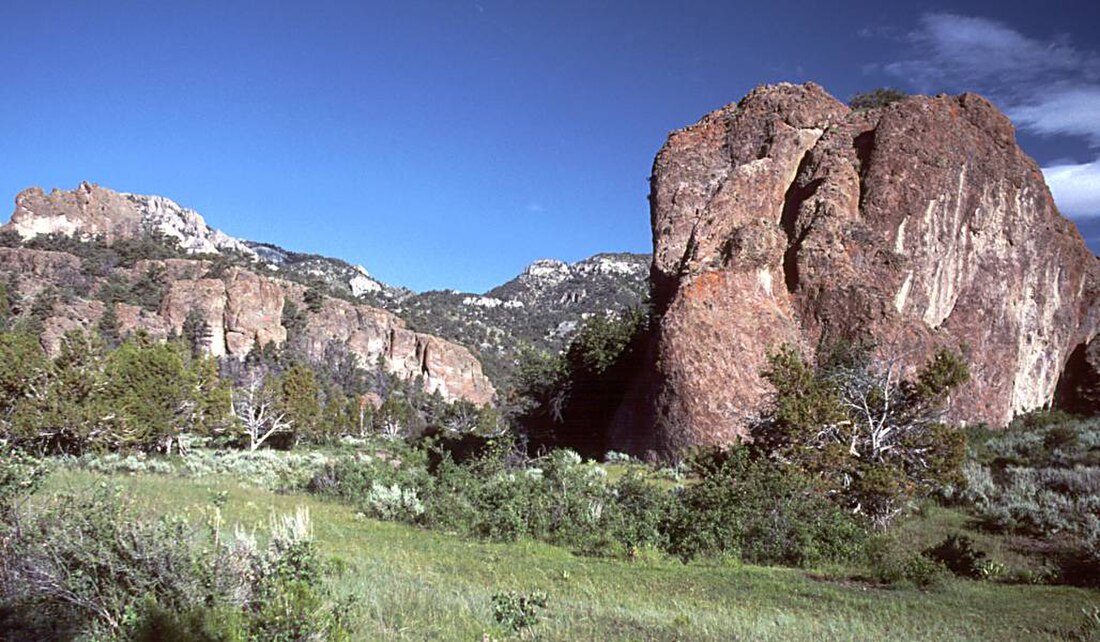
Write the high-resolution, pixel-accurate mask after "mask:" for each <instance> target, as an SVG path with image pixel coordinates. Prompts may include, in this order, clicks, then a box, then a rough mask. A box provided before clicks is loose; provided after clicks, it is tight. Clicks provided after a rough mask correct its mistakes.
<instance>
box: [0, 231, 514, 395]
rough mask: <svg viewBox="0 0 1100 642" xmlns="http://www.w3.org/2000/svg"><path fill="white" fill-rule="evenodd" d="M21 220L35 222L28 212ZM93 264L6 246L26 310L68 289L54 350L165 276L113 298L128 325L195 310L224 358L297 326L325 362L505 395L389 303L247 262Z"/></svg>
mask: <svg viewBox="0 0 1100 642" xmlns="http://www.w3.org/2000/svg"><path fill="white" fill-rule="evenodd" d="M21 223H22V224H31V225H33V224H34V223H33V221H32V220H28V219H27V218H23V219H22V221H21ZM115 229H116V230H117V228H115ZM113 233H118V232H117V231H116V232H113ZM85 261H86V257H84V258H82V257H78V256H75V255H73V254H69V253H65V252H53V251H43V250H36V249H27V248H6V247H0V277H2V280H3V281H6V282H7V283H8V284H10V285H13V286H14V289H15V291H16V294H17V295H18V298H19V299H20V300H21V301H23V302H24V304H23V305H22V307H23V308H30V307H31V302H33V301H35V300H36V299H39V298H40V295H41V294H42V293H43V292H46V291H50V290H52V291H54V292H57V293H58V296H57V300H56V302H55V303H54V304H53V306H52V311H51V312H50V313H49V314H48V315H47V317H46V318H45V319H44V320H43V328H44V330H43V333H42V337H43V342H44V344H45V345H46V347H47V349H49V350H51V351H54V350H56V349H57V347H58V345H59V343H60V340H61V337H62V336H63V335H64V333H65V332H68V331H70V330H74V329H79V330H84V331H90V330H92V329H93V328H95V327H96V325H97V323H98V322H99V320H100V318H101V317H102V315H103V314H104V311H105V307H106V306H105V304H104V303H103V302H102V301H101V300H102V299H105V298H106V297H104V296H102V294H103V291H104V288H108V287H112V286H116V287H117V285H118V284H133V283H136V282H138V281H139V280H141V279H142V276H143V275H148V274H153V273H156V274H160V275H161V276H160V277H158V281H157V282H158V283H160V284H161V287H162V292H161V293H160V296H159V301H158V302H157V303H156V305H155V306H151V307H142V306H141V305H133V304H129V303H123V302H119V303H114V304H113V306H114V308H115V312H116V314H117V317H118V326H119V329H120V331H121V332H123V333H128V332H132V331H134V330H138V329H141V330H144V331H146V332H148V333H149V334H150V335H151V336H152V337H154V338H158V339H163V338H166V337H168V336H169V335H170V334H172V333H180V332H181V331H182V328H183V324H184V321H185V320H186V319H187V316H188V314H189V313H191V312H192V311H193V310H194V311H197V312H198V314H199V315H200V316H201V318H202V319H203V321H205V323H206V325H207V327H208V328H209V330H210V333H209V338H208V339H207V341H206V349H207V351H208V352H209V353H210V354H213V355H215V356H219V357H231V358H244V357H245V356H246V355H247V354H248V353H249V352H250V351H252V350H254V349H257V348H259V347H262V346H264V345H266V344H275V345H282V344H284V343H285V342H286V341H287V340H288V339H289V338H291V337H290V336H289V333H291V332H294V333H297V336H296V337H294V339H295V341H296V342H297V344H298V345H300V346H301V347H302V349H303V350H304V351H305V354H306V356H308V357H309V358H311V359H315V360H321V359H325V358H326V357H327V356H328V354H329V353H328V352H327V351H328V350H330V349H331V348H332V346H337V345H338V346H343V347H346V349H347V350H348V352H350V353H351V354H353V355H355V356H356V357H357V358H358V360H359V362H360V363H361V364H362V365H364V366H367V367H373V366H374V365H375V364H376V363H379V361H381V363H382V365H383V367H384V368H386V370H388V371H389V372H392V373H394V374H396V375H397V376H398V377H400V378H402V379H406V380H414V379H416V378H418V377H419V378H421V380H422V383H423V386H424V388H425V390H427V391H428V392H436V391H438V392H439V393H440V394H441V395H442V396H443V397H444V398H445V399H448V400H453V399H459V398H463V399H468V400H470V401H472V402H474V403H477V404H484V403H489V402H491V401H492V400H493V397H494V394H495V390H494V388H493V385H492V384H491V383H490V382H489V380H488V379H487V378H486V377H485V375H484V374H483V373H482V370H481V364H480V363H479V362H478V360H477V359H476V358H475V357H474V356H473V354H472V353H471V352H470V351H469V350H467V349H466V348H464V347H462V346H459V345H456V344H454V343H451V342H449V341H445V340H443V339H440V338H439V337H435V336H432V335H428V334H423V333H418V332H414V331H412V330H410V329H408V328H407V327H406V325H405V322H404V321H402V320H401V319H400V318H398V317H397V316H395V315H394V314H392V313H390V312H387V311H385V310H381V309H378V308H374V307H371V306H368V305H364V304H358V303H353V302H350V301H345V300H342V299H338V298H334V297H329V296H321V297H312V298H311V299H310V300H309V301H307V296H306V292H307V289H308V288H307V287H306V286H304V285H302V284H299V283H294V282H291V281H287V280H284V279H280V278H275V277H272V276H269V275H262V274H257V273H256V272H254V271H252V270H248V269H245V268H242V267H237V266H234V267H229V268H226V269H224V270H221V271H220V272H219V271H216V270H213V269H212V268H213V264H212V262H211V261H208V260H195V259H167V260H157V261H153V260H142V261H137V262H135V263H134V264H133V265H132V266H129V267H122V266H115V267H112V268H110V269H109V270H108V271H107V272H106V273H97V271H96V270H90V269H89V266H88V264H87V263H86V262H85ZM287 304H293V305H294V306H295V307H296V308H297V309H298V310H299V311H300V314H301V315H302V318H301V319H300V327H295V328H288V327H286V325H284V323H285V322H286V319H285V315H284V312H285V309H286V306H287Z"/></svg>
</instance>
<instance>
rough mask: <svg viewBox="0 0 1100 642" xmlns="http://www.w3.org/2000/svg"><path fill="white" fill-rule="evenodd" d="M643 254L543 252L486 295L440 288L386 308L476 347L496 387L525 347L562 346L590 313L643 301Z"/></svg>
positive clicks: (618, 309) (419, 325)
mask: <svg viewBox="0 0 1100 642" xmlns="http://www.w3.org/2000/svg"><path fill="white" fill-rule="evenodd" d="M649 260H650V257H649V255H648V254H629V253H613V254H597V255H595V256H592V257H590V258H587V259H584V260H581V261H577V262H575V263H565V262H563V261H557V260H551V259H541V260H538V261H534V262H533V263H531V264H530V265H529V266H527V268H526V269H525V270H524V271H523V272H522V273H521V274H520V275H519V276H517V277H516V278H514V279H512V280H511V281H508V282H507V283H504V284H502V285H500V286H497V287H495V288H493V289H492V290H489V291H488V292H486V293H484V294H473V293H468V292H458V291H454V290H442V291H433V292H423V293H420V294H415V295H411V296H409V297H407V298H405V299H403V300H401V301H400V302H398V303H397V304H396V305H395V306H393V307H390V309H392V310H394V311H395V312H397V313H398V314H400V315H401V316H403V317H404V318H406V319H408V321H409V323H410V325H412V326H413V327H415V328H417V329H418V330H421V331H424V332H430V333H432V334H437V335H439V336H443V337H446V338H448V339H451V340H453V341H456V342H458V343H461V344H462V345H465V346H467V347H469V348H471V349H472V350H475V351H476V352H477V354H478V355H479V357H480V358H481V361H482V363H483V364H484V366H485V369H486V373H488V374H489V375H490V376H491V377H492V378H493V380H494V381H495V382H497V384H498V386H502V387H505V386H507V384H508V383H509V381H510V377H511V373H512V371H513V369H514V368H515V361H516V358H517V356H518V354H519V352H520V351H521V350H522V349H524V348H525V347H532V348H537V349H540V350H545V351H549V352H557V351H559V350H561V349H562V348H563V347H564V346H565V345H566V343H567V342H568V339H569V337H570V336H571V335H572V333H573V332H574V331H575V330H576V329H577V328H578V327H579V326H580V324H581V323H583V321H584V319H586V318H588V317H589V316H591V315H593V314H608V313H618V312H621V311H622V310H624V309H626V308H629V307H632V306H637V305H640V304H641V303H642V301H643V300H644V298H645V295H646V292H647V291H648V289H649V281H648V276H649Z"/></svg>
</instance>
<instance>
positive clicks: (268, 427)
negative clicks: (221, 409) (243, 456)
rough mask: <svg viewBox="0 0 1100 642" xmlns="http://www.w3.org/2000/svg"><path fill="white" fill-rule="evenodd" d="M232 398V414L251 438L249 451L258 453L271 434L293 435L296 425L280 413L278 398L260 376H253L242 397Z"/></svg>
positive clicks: (284, 414)
mask: <svg viewBox="0 0 1100 642" xmlns="http://www.w3.org/2000/svg"><path fill="white" fill-rule="evenodd" d="M233 397H234V398H233V412H234V414H235V415H236V416H237V419H239V420H240V422H241V426H242V427H243V429H244V433H245V436H247V437H248V449H249V451H255V450H256V449H257V448H259V447H260V446H262V445H263V443H264V442H265V441H267V440H268V439H269V438H270V437H271V436H272V435H277V434H280V433H287V432H290V430H291V428H292V427H293V425H294V422H292V421H290V420H289V419H287V418H286V413H285V412H280V411H279V409H278V405H277V403H276V399H275V395H274V394H273V393H272V391H271V390H270V388H268V386H266V385H265V381H264V378H263V377H262V376H260V375H253V376H252V377H250V378H249V381H248V384H247V385H246V386H245V387H244V391H243V394H240V395H238V394H234V396H233Z"/></svg>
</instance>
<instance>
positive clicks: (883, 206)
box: [609, 83, 1100, 454]
mask: <svg viewBox="0 0 1100 642" xmlns="http://www.w3.org/2000/svg"><path fill="white" fill-rule="evenodd" d="M650 185H651V193H650V207H651V221H652V227H653V264H652V266H651V280H652V296H653V301H654V304H655V306H656V308H657V311H658V312H659V313H660V315H661V316H660V322H659V324H658V327H657V328H656V330H655V331H654V334H653V336H652V337H651V338H650V343H649V347H648V353H647V356H646V362H647V365H646V367H645V368H644V369H643V371H642V372H641V373H640V374H639V375H638V376H637V377H636V378H635V380H634V381H633V382H632V383H631V384H630V386H629V389H628V391H627V393H626V397H625V401H624V402H623V404H622V405H621V406H620V407H619V409H618V411H617V412H616V415H615V419H614V421H613V424H612V426H611V428H610V435H609V437H610V443H611V444H613V445H614V446H615V447H618V448H624V449H629V450H632V451H635V452H645V451H647V450H655V451H657V452H663V453H666V454H667V453H671V452H675V451H676V450H677V449H678V448H679V447H681V446H684V445H690V444H700V443H723V442H728V441H730V440H733V439H736V438H738V437H740V436H742V435H743V434H744V430H745V420H746V419H747V418H749V417H751V416H752V414H753V413H754V412H757V411H758V409H759V407H760V404H761V402H762V401H763V400H764V399H765V397H766V395H767V394H768V393H769V390H770V388H769V386H768V385H767V384H766V382H765V381H764V380H763V379H762V378H761V374H760V373H761V370H762V369H763V368H764V366H765V365H766V358H767V355H768V354H769V353H770V352H771V351H774V350H775V349H776V348H778V347H779V346H780V345H781V344H784V343H786V344H790V345H793V346H795V347H797V348H799V349H801V350H802V352H803V353H804V354H806V355H808V356H810V357H813V355H814V352H815V350H816V349H817V347H818V346H819V345H821V343H822V341H823V338H829V339H840V338H847V339H854V338H858V337H864V338H866V337H871V338H873V339H874V341H875V342H876V344H877V345H878V349H879V351H880V352H881V353H882V354H883V355H884V356H890V357H893V358H900V359H901V360H902V362H903V363H904V364H905V365H906V367H908V368H910V369H912V368H915V367H917V366H918V365H919V364H920V363H923V362H924V361H925V360H926V359H927V358H928V357H929V356H930V355H931V354H932V353H933V351H934V350H935V349H936V348H937V347H939V346H944V347H949V348H952V349H956V350H960V351H961V352H962V353H963V354H964V356H965V357H966V359H967V360H968V362H969V364H970V371H971V381H970V382H969V383H968V384H967V385H966V386H965V387H964V388H962V389H961V390H959V391H957V393H956V394H955V395H954V396H953V398H952V400H951V408H950V412H951V414H952V416H953V418H954V419H956V420H960V421H967V422H987V423H989V424H991V425H994V426H997V425H1003V424H1004V423H1006V422H1007V421H1009V420H1010V419H1011V418H1012V417H1013V416H1014V415H1015V414H1017V413H1021V412H1025V411H1028V410H1031V409H1035V408H1039V407H1043V406H1046V405H1048V404H1050V403H1051V401H1052V398H1053V397H1054V396H1055V393H1056V389H1057V388H1058V387H1059V381H1060V380H1063V388H1064V387H1065V382H1066V381H1068V380H1070V379H1072V380H1073V381H1075V382H1076V385H1078V387H1088V385H1087V384H1092V383H1095V381H1096V368H1095V367H1094V364H1095V363H1096V361H1097V359H1096V357H1098V356H1100V349H1098V348H1100V346H1097V345H1095V344H1094V345H1093V346H1092V349H1091V350H1090V349H1088V348H1089V344H1090V342H1091V341H1092V340H1093V338H1094V336H1095V335H1096V333H1097V321H1098V311H1100V306H1098V305H1097V302H1098V283H1100V280H1098V279H1097V277H1098V269H1100V265H1098V260H1097V258H1096V257H1095V256H1094V255H1093V254H1092V253H1091V252H1090V251H1089V250H1088V249H1087V248H1086V247H1085V244H1084V242H1083V241H1082V239H1081V236H1080V235H1079V234H1078V232H1077V229H1076V227H1075V226H1074V225H1073V224H1072V223H1071V222H1069V221H1068V220H1066V219H1065V218H1063V217H1062V216H1061V215H1060V214H1059V213H1058V211H1057V209H1056V208H1055V206H1054V202H1053V200H1052V199H1051V196H1050V192H1049V191H1048V189H1047V187H1046V185H1045V183H1044V182H1043V176H1042V174H1041V173H1040V171H1039V168H1038V167H1037V166H1036V164H1035V162H1034V161H1032V160H1031V159H1030V158H1028V157H1027V156H1026V155H1025V154H1024V153H1023V152H1022V151H1021V150H1020V148H1019V147H1018V146H1017V145H1016V141H1015V133H1014V130H1013V127H1012V124H1011V123H1010V122H1009V120H1008V118H1006V117H1005V116H1004V115H1003V114H1001V113H1000V112H999V111H998V110H997V109H996V108H995V107H993V105H991V104H990V103H989V102H987V101H986V100H985V99H983V98H981V97H979V96H976V95H973V94H964V95H961V96H956V97H949V96H937V97H934V98H929V97H924V96H914V97H910V98H907V99H905V100H902V101H899V102H896V103H893V104H890V105H888V106H886V107H883V108H879V109H871V110H858V111H853V110H850V109H849V108H848V107H847V106H845V105H844V104H842V103H840V102H839V101H837V100H836V99H834V98H833V97H832V96H830V95H829V94H828V93H826V92H825V91H824V90H823V89H822V88H821V87H819V86H817V85H815V84H812V83H810V84H805V85H801V86H796V85H789V84H782V85H774V86H765V87H760V88H758V89H756V90H754V91H753V92H751V93H750V94H749V95H748V96H746V97H745V98H744V99H743V100H741V102H739V103H737V104H731V105H728V106H726V107H723V108H721V109H719V110H717V111H714V112H712V113H710V114H708V115H707V116H705V117H703V119H702V120H700V121H699V122H698V123H696V124H695V125H692V126H690V127H688V128H686V129H681V130H678V131H675V132H673V133H672V134H671V135H670V136H669V138H668V141H667V142H666V143H665V145H664V147H663V148H662V149H661V150H660V152H659V153H658V154H657V158H656V160H655V161H654V164H653V176H652V178H651V183H650ZM1096 343H1100V341H1098V342H1096ZM1067 363H1068V364H1069V365H1068V366H1067ZM1067 367H1068V370H1071V371H1072V372H1069V371H1068V370H1067ZM1063 375H1065V376H1063ZM1059 394H1060V395H1062V396H1066V397H1067V398H1068V400H1069V401H1077V402H1078V403H1081V400H1080V399H1078V398H1077V397H1079V395H1077V394H1076V393H1075V391H1074V390H1063V391H1060V393H1059Z"/></svg>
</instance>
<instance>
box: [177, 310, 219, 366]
mask: <svg viewBox="0 0 1100 642" xmlns="http://www.w3.org/2000/svg"><path fill="white" fill-rule="evenodd" d="M181 332H182V334H183V342H184V345H186V346H187V348H188V349H189V350H190V351H191V356H192V357H196V358H197V357H198V356H199V355H201V354H203V352H205V351H206V350H208V349H209V348H210V338H211V337H212V336H213V333H212V332H211V331H210V324H209V323H207V321H206V319H205V318H204V317H203V315H202V312H200V311H199V310H198V308H191V311H190V312H188V313H187V317H186V318H185V319H184V320H183V327H182V329H181Z"/></svg>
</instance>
